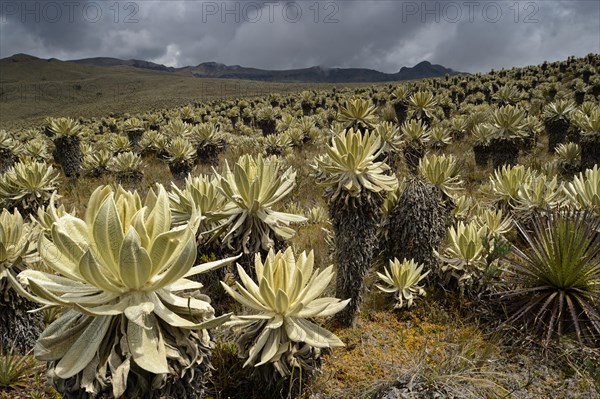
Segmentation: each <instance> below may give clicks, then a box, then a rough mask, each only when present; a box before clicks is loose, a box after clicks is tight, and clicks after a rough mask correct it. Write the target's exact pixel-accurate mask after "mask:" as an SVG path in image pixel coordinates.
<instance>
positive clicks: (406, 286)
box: [376, 258, 431, 309]
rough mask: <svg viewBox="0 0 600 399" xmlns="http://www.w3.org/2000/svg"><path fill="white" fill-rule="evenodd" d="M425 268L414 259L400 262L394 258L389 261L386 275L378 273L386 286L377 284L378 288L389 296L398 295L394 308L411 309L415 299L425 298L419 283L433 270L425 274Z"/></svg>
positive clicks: (423, 290)
mask: <svg viewBox="0 0 600 399" xmlns="http://www.w3.org/2000/svg"><path fill="white" fill-rule="evenodd" d="M424 266H425V265H423V264H418V263H416V262H415V261H414V260H412V259H410V260H407V259H404V260H403V261H402V262H400V261H399V260H398V259H395V258H394V260H390V261H389V269H388V268H385V270H384V271H385V274H382V273H379V272H378V273H377V276H378V277H379V279H380V280H381V281H383V282H384V283H385V284H386V285H385V286H383V285H379V284H376V287H377V288H379V289H380V290H381V291H383V292H386V293H388V294H396V295H395V296H396V303H395V305H394V308H396V309H402V308H405V307H406V308H410V307H411V306H412V305H413V301H414V300H415V299H417V298H418V297H419V296H425V289H424V288H423V287H421V286H420V285H419V283H420V282H421V280H423V279H424V278H425V277H427V275H428V274H429V273H430V272H431V270H428V271H427V272H426V273H423V267H424Z"/></svg>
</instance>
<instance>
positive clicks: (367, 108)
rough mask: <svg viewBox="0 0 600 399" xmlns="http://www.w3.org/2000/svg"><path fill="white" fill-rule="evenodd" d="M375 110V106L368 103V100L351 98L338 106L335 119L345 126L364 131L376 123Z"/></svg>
mask: <svg viewBox="0 0 600 399" xmlns="http://www.w3.org/2000/svg"><path fill="white" fill-rule="evenodd" d="M376 110H377V108H376V107H375V106H374V105H372V104H370V103H369V101H368V100H365V99H361V98H352V99H350V100H348V101H347V102H346V105H345V106H343V107H341V108H340V111H339V114H338V117H337V119H338V121H339V122H341V123H343V124H344V126H345V127H346V128H352V129H354V130H360V131H363V132H364V131H366V129H371V128H372V127H373V125H374V124H375V123H377V115H376V113H375V111H376Z"/></svg>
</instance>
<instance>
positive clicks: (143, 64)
mask: <svg viewBox="0 0 600 399" xmlns="http://www.w3.org/2000/svg"><path fill="white" fill-rule="evenodd" d="M68 62H74V63H76V64H87V65H96V66H131V67H134V68H141V69H150V70H151V71H162V72H174V71H175V68H173V67H168V66H164V65H162V64H155V63H154V62H150V61H143V60H121V59H119V58H110V57H96V58H84V59H81V60H71V61H68Z"/></svg>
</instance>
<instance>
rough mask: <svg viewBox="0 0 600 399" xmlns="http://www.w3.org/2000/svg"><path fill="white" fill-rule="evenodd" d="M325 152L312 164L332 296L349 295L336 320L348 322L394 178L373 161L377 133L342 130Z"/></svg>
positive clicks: (378, 147)
mask: <svg viewBox="0 0 600 399" xmlns="http://www.w3.org/2000/svg"><path fill="white" fill-rule="evenodd" d="M326 151H327V152H326V155H324V156H321V157H318V158H317V159H316V164H315V165H314V166H313V167H314V169H315V170H316V173H317V184H319V185H321V186H323V187H324V188H325V196H326V198H327V201H328V206H329V217H330V219H331V221H332V224H333V229H334V232H335V248H336V250H335V259H336V264H337V267H338V271H337V281H336V295H337V296H338V297H342V298H351V301H350V305H349V306H348V307H347V308H346V309H344V311H342V312H340V313H338V315H337V316H336V319H337V320H338V321H339V322H340V323H341V324H342V325H351V324H352V322H353V320H354V315H355V313H356V311H357V309H358V306H359V304H360V301H361V291H362V288H363V284H364V283H363V279H364V275H365V273H366V271H367V269H368V268H369V266H370V263H371V260H372V258H373V251H374V248H375V245H376V234H377V229H378V226H379V222H380V219H381V205H382V203H383V200H384V198H385V196H386V194H387V193H388V192H390V191H393V190H394V189H395V188H396V186H397V184H398V182H397V179H396V177H395V176H393V175H391V173H390V168H389V166H388V165H386V164H385V163H383V162H378V161H377V159H378V157H379V155H380V153H381V141H380V139H379V137H378V136H377V135H376V134H372V133H364V134H362V133H361V132H360V131H354V130H352V129H350V130H348V131H344V132H342V133H340V134H339V135H337V136H335V137H334V138H333V143H332V144H331V145H329V146H327V147H326Z"/></svg>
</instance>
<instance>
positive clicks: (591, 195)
mask: <svg viewBox="0 0 600 399" xmlns="http://www.w3.org/2000/svg"><path fill="white" fill-rule="evenodd" d="M564 192H565V194H566V195H567V199H568V200H569V202H570V203H571V205H573V206H574V207H575V208H577V209H583V210H588V211H590V212H592V213H594V214H595V215H596V216H600V167H599V166H598V165H596V166H594V168H593V169H587V170H586V171H585V174H584V173H580V174H579V175H578V176H575V178H574V179H573V181H572V182H570V183H567V184H565V185H564Z"/></svg>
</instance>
